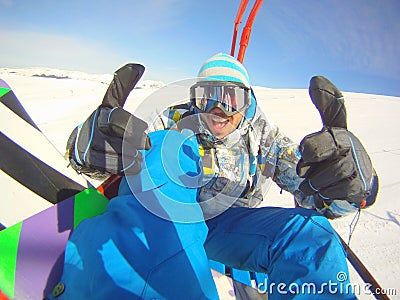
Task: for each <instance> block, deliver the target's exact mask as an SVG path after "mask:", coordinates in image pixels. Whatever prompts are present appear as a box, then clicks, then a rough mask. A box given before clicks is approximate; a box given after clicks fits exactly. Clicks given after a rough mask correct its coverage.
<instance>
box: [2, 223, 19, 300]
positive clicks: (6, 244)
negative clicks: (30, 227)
mask: <svg viewBox="0 0 400 300" xmlns="http://www.w3.org/2000/svg"><path fill="white" fill-rule="evenodd" d="M21 228H22V222H19V223H17V224H15V225H13V226H11V227H8V228H6V229H4V230H2V231H1V232H0V290H2V291H3V293H5V294H6V295H7V296H8V297H10V298H11V299H14V284H15V268H16V265H17V251H18V242H19V235H20V233H21Z"/></svg>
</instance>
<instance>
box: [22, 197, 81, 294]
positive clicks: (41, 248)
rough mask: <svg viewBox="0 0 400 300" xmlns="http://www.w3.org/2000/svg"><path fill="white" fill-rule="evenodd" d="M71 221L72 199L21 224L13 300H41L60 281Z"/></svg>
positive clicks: (72, 213)
mask: <svg viewBox="0 0 400 300" xmlns="http://www.w3.org/2000/svg"><path fill="white" fill-rule="evenodd" d="M73 218H74V197H71V198H68V199H67V200H64V201H62V202H61V203H59V204H57V205H55V206H52V207H50V208H48V209H46V210H44V211H42V212H40V213H38V214H36V215H34V216H32V217H30V218H29V219H27V220H25V221H24V222H23V223H22V229H21V234H20V238H19V245H18V254H17V266H16V275H15V299H43V296H44V294H45V295H47V294H48V293H50V292H51V291H52V289H53V287H54V286H55V285H56V284H57V282H58V281H59V280H60V278H61V274H62V265H63V262H64V251H65V246H66V243H67V241H68V238H69V235H70V232H71V229H72V228H73Z"/></svg>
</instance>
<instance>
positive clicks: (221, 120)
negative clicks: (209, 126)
mask: <svg viewBox="0 0 400 300" xmlns="http://www.w3.org/2000/svg"><path fill="white" fill-rule="evenodd" d="M211 119H212V121H213V122H217V123H225V122H228V120H227V119H224V118H221V117H219V116H212V117H211Z"/></svg>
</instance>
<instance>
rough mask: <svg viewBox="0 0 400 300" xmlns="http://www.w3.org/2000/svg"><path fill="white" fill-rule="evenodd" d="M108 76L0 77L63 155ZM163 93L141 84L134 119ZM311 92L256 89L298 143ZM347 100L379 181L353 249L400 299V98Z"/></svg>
mask: <svg viewBox="0 0 400 300" xmlns="http://www.w3.org/2000/svg"><path fill="white" fill-rule="evenodd" d="M110 74H111V73H110ZM110 74H105V75H98V74H86V73H83V72H76V71H64V70H54V69H45V68H30V69H7V68H0V78H2V79H3V80H5V81H6V82H7V83H8V84H9V85H10V86H11V88H12V89H13V91H14V93H15V94H16V95H17V97H18V98H19V99H20V101H21V102H22V104H23V105H24V107H25V109H26V110H27V112H28V113H29V114H30V115H31V117H32V119H33V120H34V121H35V122H36V123H37V124H38V126H39V127H40V128H41V130H42V131H43V132H44V133H45V134H46V136H47V137H48V138H49V140H50V141H51V142H52V143H53V144H54V145H55V146H56V148H57V149H58V150H59V151H60V152H61V153H64V151H65V143H66V140H67V138H68V136H69V134H70V132H71V130H72V129H73V128H74V127H75V126H76V125H78V124H79V123H80V122H82V121H83V120H84V119H86V117H87V116H88V115H89V114H90V113H91V112H92V111H93V110H94V109H95V108H96V107H97V106H98V105H99V103H100V102H101V100H102V99H103V95H104V93H105V91H106V89H107V87H108V84H109V82H110V81H111V79H112V75H110ZM163 86H164V84H163V83H161V82H157V81H140V82H139V84H138V87H137V88H135V90H134V91H133V92H132V93H131V95H130V96H129V98H128V101H127V103H126V109H128V110H130V111H132V112H133V111H134V110H135V109H136V108H137V107H138V105H139V104H143V103H145V102H144V99H146V97H148V96H149V95H151V94H153V93H154V92H155V91H157V89H158V88H160V87H163ZM306 88H307V87H305V89H304V90H303V89H301V90H300V89H298V90H293V89H292V90H291V89H287V90H283V89H269V88H266V87H254V90H255V94H256V96H257V99H258V102H259V105H260V106H261V108H262V109H263V111H264V113H265V114H266V115H267V116H268V117H269V119H270V120H271V121H272V122H274V123H275V124H277V125H278V126H279V127H280V129H281V130H282V131H283V132H285V133H286V134H287V135H288V136H290V137H291V138H292V139H293V140H295V141H297V142H300V140H301V139H302V138H303V137H304V136H305V135H306V134H309V133H311V132H315V131H318V130H319V129H320V128H321V126H322V124H321V120H320V117H319V114H318V112H317V110H316V109H315V107H314V106H313V104H312V103H311V101H310V99H309V96H308V91H307V90H306ZM344 96H345V99H346V107H347V113H348V128H349V130H351V131H352V132H353V133H355V134H356V135H357V136H358V137H359V138H360V140H361V141H362V142H363V144H364V146H365V147H366V149H367V150H368V152H369V153H370V155H371V158H372V161H373V164H374V167H375V169H376V171H377V173H378V175H379V178H380V191H379V198H378V200H377V203H376V204H375V205H374V206H373V207H371V208H369V209H367V210H364V211H362V213H361V216H360V220H359V222H358V225H357V227H356V229H355V232H354V234H353V237H352V240H351V248H352V249H353V251H354V252H355V253H356V254H357V255H358V256H359V258H360V259H361V260H362V261H363V263H364V264H365V265H366V267H367V268H368V269H369V270H370V272H371V273H372V274H373V275H374V276H375V278H376V279H377V281H378V282H379V283H380V284H381V285H382V286H383V288H385V289H387V290H389V289H390V291H389V292H391V293H392V296H391V297H390V298H392V299H400V285H399V282H400V252H399V250H398V249H399V248H400V234H399V233H400V201H397V195H399V194H400V173H399V170H400V139H399V134H398V130H399V128H400V119H399V117H398V116H399V115H400V98H399V97H389V96H381V95H368V94H360V93H350V92H344ZM151 108H152V107H151ZM263 205H281V206H288V207H291V206H293V198H292V196H291V195H290V194H288V193H286V192H283V193H282V194H281V193H280V190H279V189H277V188H275V187H274V186H272V187H271V189H270V193H269V195H268V198H267V199H266V200H265V203H264V204H263ZM353 218H354V215H351V216H348V217H345V218H342V219H339V220H335V221H332V224H333V226H334V227H335V228H336V230H337V231H338V232H339V234H340V235H341V236H342V237H343V238H344V239H345V240H347V239H348V236H349V224H350V223H351V221H352V219H353ZM351 278H352V282H353V284H355V285H358V286H359V288H360V289H361V292H360V294H359V298H360V299H372V298H373V297H372V296H368V295H366V294H365V293H364V292H363V289H364V286H365V285H364V284H363V283H362V280H361V279H360V278H359V277H358V275H357V274H356V273H355V271H354V270H351ZM393 293H396V294H395V295H393Z"/></svg>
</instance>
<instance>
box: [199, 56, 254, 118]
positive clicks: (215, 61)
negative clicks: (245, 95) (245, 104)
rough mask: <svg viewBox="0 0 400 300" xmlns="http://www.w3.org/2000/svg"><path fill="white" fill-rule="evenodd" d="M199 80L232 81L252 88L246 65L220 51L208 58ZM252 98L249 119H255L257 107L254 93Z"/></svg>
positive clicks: (246, 115)
mask: <svg viewBox="0 0 400 300" xmlns="http://www.w3.org/2000/svg"><path fill="white" fill-rule="evenodd" d="M197 81H232V82H239V83H242V84H244V85H245V86H246V87H248V88H250V80H249V75H248V74H247V71H246V69H245V67H244V66H243V65H242V64H241V63H240V62H239V61H238V60H237V59H236V58H234V57H233V56H231V55H229V54H225V53H218V54H216V55H214V56H213V57H211V58H209V59H208V60H206V61H205V62H204V64H203V65H202V66H201V68H200V71H199V74H198V75H197ZM251 99H252V101H251V105H250V107H249V108H248V109H247V111H246V114H245V116H244V117H245V119H247V120H251V119H253V117H254V115H255V112H256V107H257V101H256V98H255V97H254V94H253V93H252V94H251Z"/></svg>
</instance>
